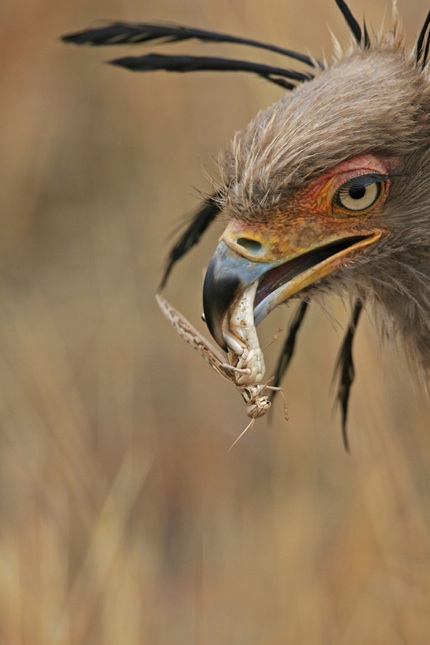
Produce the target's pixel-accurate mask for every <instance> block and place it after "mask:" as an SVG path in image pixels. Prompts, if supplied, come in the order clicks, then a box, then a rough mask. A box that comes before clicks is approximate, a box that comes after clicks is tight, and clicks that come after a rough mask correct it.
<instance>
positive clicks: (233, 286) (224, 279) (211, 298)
mask: <svg viewBox="0 0 430 645" xmlns="http://www.w3.org/2000/svg"><path fill="white" fill-rule="evenodd" d="M270 268H271V266H270V265H269V264H266V263H264V262H253V261H251V260H248V259H247V258H245V257H243V256H242V255H239V254H238V253H237V252H236V251H234V250H232V249H231V248H230V247H229V246H228V245H227V244H226V242H225V241H224V240H221V241H220V242H219V244H218V246H217V247H216V249H215V253H214V254H213V256H212V259H211V261H210V263H209V266H208V270H207V272H206V277H205V282H204V285H203V311H204V316H205V318H206V323H207V326H208V328H209V331H210V333H211V334H212V336H213V338H214V339H215V340H216V342H217V343H218V345H219V346H220V347H222V348H223V349H224V350H225V349H226V344H225V340H224V336H223V322H224V318H225V315H226V313H227V311H228V310H229V309H230V307H231V305H232V304H233V302H234V301H235V300H236V298H237V296H238V295H239V293H240V292H241V291H242V290H243V289H245V288H246V287H248V286H249V285H250V284H252V283H253V282H254V281H255V280H258V279H259V278H260V277H261V276H262V275H263V273H265V271H267V270H268V269H270Z"/></svg>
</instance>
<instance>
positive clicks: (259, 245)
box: [203, 223, 382, 349]
mask: <svg viewBox="0 0 430 645" xmlns="http://www.w3.org/2000/svg"><path fill="white" fill-rule="evenodd" d="M256 231H257V229H256V228H254V229H253V230H252V229H251V230H250V228H249V226H248V228H247V230H246V232H245V231H244V229H243V227H242V225H240V224H233V223H231V224H229V225H228V227H227V229H226V230H225V232H224V234H223V236H222V237H221V240H220V242H219V243H218V246H217V248H216V250H215V253H214V254H213V256H212V259H211V261H210V263H209V266H208V270H207V272H206V277H205V281H204V286H203V311H204V315H205V319H206V323H207V325H208V328H209V331H210V332H211V334H212V336H213V338H214V339H215V340H216V342H217V343H218V345H220V347H222V348H223V349H225V347H226V344H225V341H224V337H223V322H224V318H225V316H226V314H227V312H228V311H229V309H230V308H231V307H232V305H233V303H234V302H235V301H236V300H237V298H238V297H239V295H240V294H241V293H242V292H243V290H244V289H246V288H247V287H248V286H249V285H251V284H253V283H254V282H255V281H257V282H258V287H257V292H256V296H255V300H254V322H255V325H258V324H259V323H260V322H261V321H262V320H263V319H264V318H265V317H266V316H267V315H268V314H269V313H270V312H271V311H272V310H273V309H274V308H275V307H277V306H278V305H280V304H281V303H282V302H285V301H286V300H288V298H290V297H291V296H293V295H294V294H297V293H298V292H300V291H302V290H303V289H305V288H306V287H308V286H309V285H311V284H313V283H315V282H317V281H318V280H321V279H322V278H324V277H325V276H327V275H329V274H331V273H333V272H334V271H336V269H338V268H340V267H341V266H343V265H344V264H345V263H346V262H347V261H349V260H350V259H351V258H352V257H353V256H354V255H355V254H356V253H358V252H360V251H361V250H363V249H364V248H366V247H368V246H370V245H372V244H374V243H375V242H376V241H377V240H379V238H380V237H381V235H382V231H371V232H369V233H367V234H352V233H354V231H350V232H349V234H347V233H346V232H345V231H344V233H343V235H342V234H339V233H332V234H331V235H328V236H325V239H321V235H317V236H316V239H315V240H312V239H309V244H306V246H305V247H304V248H303V247H302V248H300V246H298V245H297V244H294V243H291V242H288V241H287V242H286V243H285V242H284V243H283V244H273V243H272V244H270V245H269V244H268V243H267V242H266V241H265V240H264V239H263V238H262V237H261V235H260V234H259V233H257V232H256ZM360 233H361V231H360ZM278 237H279V236H278ZM311 237H312V236H311ZM273 239H276V237H272V240H273ZM288 247H290V248H288Z"/></svg>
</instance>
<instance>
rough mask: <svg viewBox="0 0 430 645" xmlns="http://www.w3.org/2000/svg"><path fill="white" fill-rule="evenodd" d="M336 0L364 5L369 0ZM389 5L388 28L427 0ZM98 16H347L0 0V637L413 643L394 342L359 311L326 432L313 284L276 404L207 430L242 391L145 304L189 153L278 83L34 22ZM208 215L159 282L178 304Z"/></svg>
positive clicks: (428, 444) (231, 7)
mask: <svg viewBox="0 0 430 645" xmlns="http://www.w3.org/2000/svg"><path fill="white" fill-rule="evenodd" d="M388 4H389V3H387V5H388ZM353 8H354V10H355V12H356V14H357V15H358V16H359V17H361V16H362V14H363V12H365V15H366V19H367V22H368V24H372V25H374V26H379V24H380V23H381V21H382V19H383V14H384V10H385V9H386V8H387V11H388V7H386V3H384V2H382V1H379V0H378V1H377V2H370V1H369V2H366V3H360V2H358V1H356V2H354V4H353ZM399 8H400V13H401V15H402V16H403V19H404V23H405V27H406V30H407V32H408V34H409V42H410V43H412V42H413V37H414V35H415V34H416V33H417V32H418V31H419V29H420V26H421V24H422V22H423V20H424V18H425V15H426V13H427V10H428V5H427V3H426V2H424V0H415V1H412V0H408V1H407V2H406V0H400V1H399ZM388 13H389V12H388ZM100 19H124V20H146V21H150V20H162V21H174V22H177V23H186V24H187V23H188V24H191V25H195V26H200V27H203V28H209V29H210V28H212V29H216V30H219V31H230V32H232V33H236V34H239V35H244V36H246V35H247V36H250V37H254V38H260V39H262V40H269V41H273V42H275V43H277V44H284V45H287V46H290V47H292V48H297V49H299V50H303V49H309V50H310V51H311V52H312V53H314V54H316V55H317V56H318V55H320V54H321V51H322V48H324V51H325V52H326V54H330V52H331V44H330V36H329V29H328V26H330V28H332V29H333V31H334V32H335V33H336V34H337V36H338V37H339V38H340V39H341V41H343V42H345V40H346V39H347V38H348V33H347V29H346V27H345V26H344V24H343V21H342V19H341V17H340V16H339V12H338V11H337V10H336V8H335V6H334V2H333V1H332V0H302V2H300V3H298V2H295V1H293V0H264V1H263V0H261V1H257V0H253V1H252V2H245V0H216V1H215V0H204V2H197V1H196V0H176V1H175V0H147V1H146V2H144V3H142V2H141V1H138V0H122V1H121V0H105V1H104V2H102V1H101V0H74V1H73V2H66V1H65V0H64V1H62V2H58V0H55V1H54V0H16V2H13V3H12V2H10V3H2V4H1V6H0V25H1V26H0V30H1V37H0V48H1V56H0V66H1V83H0V114H1V134H0V137H1V158H0V164H1V177H2V182H1V185H2V188H1V201H2V206H1V210H0V213H1V218H2V221H1V231H2V235H1V239H0V251H1V257H0V270H1V273H0V298H1V307H0V339H1V340H0V381H1V383H0V428H1V434H0V643H1V645H24V644H25V645H27V644H28V645H66V644H67V645H81V644H82V645H83V644H85V645H86V644H96V645H98V644H102V645H120V644H121V645H122V644H125V643H126V644H127V645H137V644H139V645H142V644H143V645H164V644H166V645H167V644H168V645H176V644H178V645H179V644H185V643H186V644H187V645H188V644H191V643H195V644H197V645H203V644H204V645H218V644H222V645H230V644H232V645H233V644H234V645H241V644H242V643H243V644H246V645H257V644H259V645H284V644H286V643H288V644H289V643H291V644H296V643H300V644H302V643H303V644H304V645H322V644H324V645H325V644H327V645H328V644H330V645H332V644H336V645H341V644H342V645H343V644H345V645H363V644H364V643H366V644H370V645H376V644H381V645H387V644H390V645H397V644H399V645H400V644H402V645H403V644H406V643H408V644H409V643H413V644H414V645H420V644H423V645H424V644H428V643H429V642H430V636H429V634H430V505H429V501H430V468H429V465H430V432H429V430H430V428H429V425H430V424H429V421H430V410H429V406H428V403H427V401H426V399H425V397H424V395H423V394H422V391H421V389H420V387H419V385H417V384H416V383H414V382H413V380H412V379H411V376H410V373H409V372H408V370H407V368H406V366H405V363H404V361H403V358H402V356H401V352H400V351H399V349H398V348H397V347H392V346H388V347H387V348H385V349H382V348H381V347H380V345H379V341H378V339H377V334H376V333H375V329H374V326H373V324H372V321H371V319H369V318H368V319H367V320H366V321H365V324H363V325H362V326H361V327H360V331H359V333H358V337H357V344H356V352H355V354H356V367H357V381H356V384H355V387H354V389H353V394H352V403H351V414H350V427H349V433H350V441H351V447H352V453H351V454H350V455H347V454H346V453H345V452H344V450H343V447H342V442H341V434H340V423H339V412H338V411H337V410H335V411H333V400H334V393H333V390H332V388H331V377H332V371H333V366H334V363H335V357H336V354H337V351H338V348H339V344H340V341H341V338H342V325H343V324H344V323H345V321H346V311H345V309H344V307H343V306H342V304H341V303H339V302H336V301H330V302H328V303H327V304H328V308H329V311H330V315H327V313H325V312H323V311H321V310H319V309H318V308H317V307H314V308H313V309H312V311H311V313H310V314H309V319H308V320H307V322H306V323H305V326H304V328H303V330H302V333H301V334H300V337H299V345H298V351H297V355H296V357H295V359H294V362H293V364H292V366H291V369H290V372H289V374H288V377H287V379H286V381H285V383H284V385H285V392H286V397H287V401H288V407H289V412H290V421H289V422H288V424H286V423H285V422H284V421H283V418H282V405H281V403H280V402H278V403H277V405H276V406H275V407H276V410H275V414H274V416H273V418H272V422H271V423H270V422H268V421H267V420H266V419H263V420H261V421H259V422H258V423H257V424H256V425H255V427H254V429H253V430H252V432H249V433H248V434H247V435H246V436H245V437H244V438H243V439H242V440H241V442H240V443H239V444H238V445H237V446H236V448H235V449H234V450H233V451H232V452H231V453H228V452H227V450H228V446H229V445H230V444H231V442H232V441H233V440H234V439H235V437H236V436H237V435H238V434H239V432H240V431H241V430H242V429H243V428H244V426H245V424H246V421H247V419H246V416H245V408H244V405H243V403H242V401H241V399H240V397H239V395H238V394H237V392H236V391H235V390H234V388H233V387H232V386H231V385H229V384H228V383H225V382H223V381H222V380H221V379H220V378H218V377H217V375H216V374H215V373H214V372H213V371H212V370H210V369H209V368H208V366H207V365H206V364H205V363H204V362H203V361H202V360H201V359H200V358H199V357H198V356H197V355H194V353H193V352H192V350H191V349H190V348H188V347H187V346H186V345H185V343H183V341H181V340H180V339H179V337H177V336H176V335H175V333H174V332H173V331H172V330H171V329H170V327H169V326H168V325H167V323H166V322H165V321H164V319H162V317H161V315H160V313H159V311H158V310H157V308H156V305H155V302H154V293H155V291H156V288H157V284H158V282H159V279H160V276H161V271H162V267H163V265H164V260H165V257H166V253H167V250H168V249H169V241H171V239H172V232H174V231H175V230H176V229H177V227H178V225H179V224H180V223H181V222H183V221H184V218H183V215H184V214H186V213H187V212H189V211H191V210H192V209H193V208H194V207H195V206H196V205H197V204H198V191H199V190H204V191H207V190H210V183H209V182H208V180H207V179H206V178H205V171H209V172H211V171H212V170H213V168H214V163H213V159H214V158H216V156H217V153H218V150H219V149H220V148H221V147H222V146H224V145H225V144H226V143H227V142H228V140H229V138H230V136H231V135H232V133H233V132H234V131H235V130H236V129H238V128H240V127H241V126H243V125H244V124H245V123H246V122H247V121H248V120H249V119H250V118H251V117H252V116H253V115H254V113H255V112H256V111H257V110H258V109H259V108H261V107H263V106H265V105H267V104H268V103H270V102H272V101H274V100H276V99H277V98H278V97H279V96H280V95H281V94H280V92H279V91H278V90H277V89H276V87H274V86H273V87H271V86H270V85H268V84H266V83H265V82H264V81H262V80H259V79H254V78H247V77H246V76H243V75H223V74H212V75H210V74H202V73H200V74H195V75H185V76H179V75H177V76H175V75H171V74H170V75H168V74H166V73H163V72H160V73H157V74H153V75H134V74H132V73H130V72H127V71H124V70H120V69H117V68H113V67H110V66H107V65H105V64H103V61H104V60H106V59H109V58H111V57H114V56H116V55H118V56H119V55H121V54H122V53H123V52H124V53H126V52H129V51H132V50H128V49H126V48H125V49H118V48H116V49H109V48H106V49H103V50H96V49H88V48H82V49H78V48H76V47H73V46H65V45H62V44H60V43H59V41H58V37H59V36H60V35H61V34H62V33H67V32H70V31H74V30H77V29H80V28H83V27H85V26H87V25H89V24H91V23H92V22H93V21H97V20H100ZM166 50H167V47H160V51H166ZM171 50H172V51H173V50H176V51H187V52H194V53H199V54H200V53H201V54H203V53H206V54H207V53H209V52H210V51H216V52H218V53H220V54H221V55H235V56H246V54H247V53H248V54H249V56H250V57H253V56H254V57H255V58H258V59H259V60H261V61H266V62H274V63H276V62H278V59H277V58H276V56H270V55H269V54H264V53H262V54H258V52H257V53H255V52H254V53H253V52H252V50H251V51H249V52H247V51H246V50H241V49H238V48H231V47H230V48H229V47H226V46H219V47H218V48H217V47H215V46H211V45H208V46H206V47H204V46H203V45H199V44H190V45H186V46H184V45H182V46H179V47H178V46H175V47H172V48H171ZM135 51H136V52H137V51H138V50H137V49H136V50H135ZM219 232H220V228H219V226H218V228H217V229H215V230H214V231H212V232H210V233H209V234H208V235H207V236H206V237H205V239H204V241H203V243H202V244H201V245H200V247H199V248H198V249H197V250H196V251H194V252H193V253H192V254H190V256H189V257H188V258H187V259H186V260H184V261H183V262H181V263H180V265H179V266H178V268H177V270H176V271H174V273H173V275H172V279H171V282H170V284H169V288H168V289H167V295H168V297H169V299H170V300H171V301H172V302H173V303H174V304H175V305H176V306H178V307H180V308H181V309H182V310H183V311H184V313H185V314H186V315H187V316H188V317H189V318H190V319H192V320H193V321H194V322H195V323H196V324H199V322H198V321H199V314H200V311H201V276H202V270H203V268H204V266H205V265H206V263H207V261H208V258H209V257H210V254H211V253H212V250H213V248H214V246H215V243H216V239H217V236H218V235H219ZM288 316H289V312H288V310H287V309H284V310H282V311H280V312H276V314H274V315H272V316H271V317H270V318H269V319H268V320H267V321H266V323H265V325H264V326H263V329H262V337H263V338H264V339H265V341H264V342H269V341H270V339H271V338H272V336H273V334H274V333H275V332H276V330H277V328H278V327H279V326H284V327H285V326H286V321H287V320H288ZM200 328H201V326H200ZM280 343H281V341H280V340H278V341H277V343H275V345H274V346H272V347H271V348H270V350H269V352H268V354H269V356H270V357H271V358H270V361H271V363H272V364H273V362H274V360H275V355H276V351H277V350H278V349H279V347H280Z"/></svg>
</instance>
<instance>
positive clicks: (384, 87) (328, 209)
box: [203, 28, 430, 366]
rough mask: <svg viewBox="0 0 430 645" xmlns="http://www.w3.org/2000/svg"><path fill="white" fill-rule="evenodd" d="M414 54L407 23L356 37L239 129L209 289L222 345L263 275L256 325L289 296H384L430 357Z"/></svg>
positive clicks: (424, 86)
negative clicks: (231, 314)
mask: <svg viewBox="0 0 430 645" xmlns="http://www.w3.org/2000/svg"><path fill="white" fill-rule="evenodd" d="M417 58H418V57H417V54H416V52H408V51H407V50H406V49H405V46H404V44H403V41H402V38H401V36H400V34H399V30H398V29H397V28H395V29H394V30H393V31H392V32H391V33H390V34H388V35H385V36H379V37H375V41H374V43H372V44H371V43H370V42H369V43H367V46H365V47H364V46H363V44H362V43H359V44H357V45H356V46H355V47H352V48H351V50H350V51H349V52H348V53H347V54H344V55H338V56H337V57H336V59H335V60H334V61H333V62H332V63H331V64H330V65H325V66H324V67H323V68H322V69H321V70H320V71H319V72H318V73H317V75H316V76H315V77H314V78H313V79H312V80H310V81H308V82H306V83H303V84H302V85H301V86H299V87H297V88H296V89H294V90H293V91H292V92H291V93H289V94H288V95H286V96H285V97H283V98H282V99H281V100H279V101H278V102H276V103H274V104H273V105H271V106H270V107H268V108H267V109H265V110H263V111H261V112H260V113H259V114H258V115H257V116H256V117H255V118H254V119H253V120H252V121H251V122H250V123H249V125H248V126H247V127H246V128H245V129H244V130H243V131H241V132H239V133H237V134H236V135H235V136H234V138H233V140H232V142H231V144H230V146H229V148H228V149H227V150H226V151H225V152H224V154H223V155H222V157H221V160H220V176H221V184H220V186H219V188H218V191H217V199H218V204H219V208H220V210H222V211H223V213H224V215H225V216H226V217H227V218H228V224H227V227H226V229H225V230H224V232H223V234H222V236H221V239H220V241H219V243H218V246H217V248H216V250H215V253H214V255H213V257H212V259H211V261H210V264H209V267H208V271H207V274H206V278H205V284H204V293H203V300H204V312H205V317H206V321H207V323H208V326H209V329H210V331H211V333H212V335H213V337H214V338H215V340H216V341H217V342H218V344H219V345H221V346H224V345H225V343H224V338H223V321H224V318H225V316H226V313H227V312H228V311H229V309H230V308H231V307H232V306H233V303H234V302H235V301H236V300H237V298H238V297H239V296H240V294H241V293H242V292H243V290H244V289H246V288H247V287H248V286H249V285H250V284H252V283H254V282H256V281H257V282H258V288H257V292H256V297H255V302H254V314H255V322H256V324H258V323H259V322H261V320H263V319H264V318H265V317H266V316H267V315H268V314H269V313H270V312H271V311H272V310H273V309H274V308H275V307H276V306H277V305H279V304H281V303H283V302H285V301H287V300H288V299H289V298H291V297H292V296H295V297H300V298H302V299H307V300H308V299H310V298H312V297H313V296H315V295H318V294H320V293H325V292H328V291H330V292H335V293H338V294H341V295H343V296H344V295H345V294H346V295H348V296H349V297H351V298H352V297H360V298H361V299H366V300H373V301H374V302H376V303H379V304H381V305H382V307H383V308H384V311H385V312H386V313H387V314H388V318H390V319H391V320H392V321H393V323H394V326H395V328H398V329H400V330H401V331H402V332H404V334H405V336H407V337H408V340H409V341H410V342H411V344H412V346H414V345H415V349H417V350H419V349H420V346H421V345H422V344H423V343H425V345H426V348H427V350H426V351H427V359H423V362H424V363H426V360H427V363H428V366H430V339H429V338H430V333H429V322H428V321H429V314H430V219H429V216H430V147H429V146H430V113H429V105H430V82H429V80H430V79H429V69H428V65H426V64H422V61H421V64H420V63H419V62H417ZM425 338H427V340H425ZM421 349H422V348H421Z"/></svg>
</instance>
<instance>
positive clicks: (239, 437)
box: [228, 419, 255, 452]
mask: <svg viewBox="0 0 430 645" xmlns="http://www.w3.org/2000/svg"><path fill="white" fill-rule="evenodd" d="M254 423H255V419H251V421H250V422H249V423H248V425H247V426H246V428H245V430H242V432H241V433H240V435H239V436H238V437H237V438H236V439H235V440H234V441H233V443H232V444H231V446H230V448H229V449H228V452H230V450H232V449H233V448H234V447H235V445H236V444H237V443H238V441H239V440H240V439H242V437H243V435H244V434H245V433H246V432H248V430H251V428H252V427H253V426H254Z"/></svg>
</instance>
